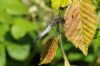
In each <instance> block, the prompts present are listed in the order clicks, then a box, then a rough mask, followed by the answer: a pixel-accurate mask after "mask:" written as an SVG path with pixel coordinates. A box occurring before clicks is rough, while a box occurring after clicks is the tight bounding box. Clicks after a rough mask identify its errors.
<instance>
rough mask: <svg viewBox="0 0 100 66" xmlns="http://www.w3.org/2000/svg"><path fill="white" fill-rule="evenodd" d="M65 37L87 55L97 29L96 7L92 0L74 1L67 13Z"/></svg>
mask: <svg viewBox="0 0 100 66" xmlns="http://www.w3.org/2000/svg"><path fill="white" fill-rule="evenodd" d="M64 19H65V24H64V29H65V35H66V37H68V40H70V41H71V42H72V43H74V45H75V46H76V47H77V48H79V49H80V50H81V51H82V52H83V53H84V54H85V55H87V53H88V47H89V44H90V42H91V41H92V38H93V37H94V34H95V32H96V28H97V16H96V13H95V7H94V6H93V5H92V3H91V1H90V0H73V1H72V3H71V5H70V6H69V7H68V9H67V10H66V13H65V17H64Z"/></svg>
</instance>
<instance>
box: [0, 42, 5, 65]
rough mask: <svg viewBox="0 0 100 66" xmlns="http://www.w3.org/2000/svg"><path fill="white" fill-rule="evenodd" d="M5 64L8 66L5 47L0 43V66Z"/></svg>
mask: <svg viewBox="0 0 100 66" xmlns="http://www.w3.org/2000/svg"><path fill="white" fill-rule="evenodd" d="M5 64H6V54H5V46H4V45H3V44H1V43H0V66H5Z"/></svg>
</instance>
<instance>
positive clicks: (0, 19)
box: [0, 11, 13, 24]
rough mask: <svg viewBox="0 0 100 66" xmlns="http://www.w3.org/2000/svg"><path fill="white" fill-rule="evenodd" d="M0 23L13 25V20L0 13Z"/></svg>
mask: <svg viewBox="0 0 100 66" xmlns="http://www.w3.org/2000/svg"><path fill="white" fill-rule="evenodd" d="M0 23H5V24H13V19H12V17H11V16H10V15H9V14H7V13H6V12H4V11H0Z"/></svg>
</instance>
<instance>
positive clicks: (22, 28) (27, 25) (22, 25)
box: [11, 18, 34, 39]
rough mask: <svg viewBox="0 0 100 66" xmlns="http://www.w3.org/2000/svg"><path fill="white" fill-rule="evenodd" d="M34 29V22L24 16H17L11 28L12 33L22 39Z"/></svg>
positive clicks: (16, 37)
mask: <svg viewBox="0 0 100 66" xmlns="http://www.w3.org/2000/svg"><path fill="white" fill-rule="evenodd" d="M33 29H34V28H33V24H32V22H29V21H28V20H25V19H22V18H16V19H15V23H14V25H13V26H12V28H11V34H12V35H13V37H14V38H15V39H20V38H22V37H24V36H25V35H26V33H28V32H29V31H32V30H33Z"/></svg>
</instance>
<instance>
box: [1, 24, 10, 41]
mask: <svg viewBox="0 0 100 66" xmlns="http://www.w3.org/2000/svg"><path fill="white" fill-rule="evenodd" d="M8 31H9V26H8V25H7V24H0V41H4V39H5V38H4V36H5V34H6V33H7V32H8Z"/></svg>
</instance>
